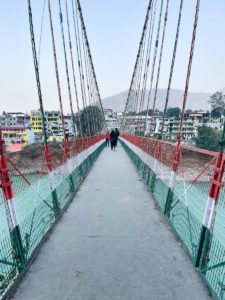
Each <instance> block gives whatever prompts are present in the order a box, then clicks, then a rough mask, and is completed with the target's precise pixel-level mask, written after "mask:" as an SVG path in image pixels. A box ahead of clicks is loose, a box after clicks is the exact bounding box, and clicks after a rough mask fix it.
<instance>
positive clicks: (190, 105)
mask: <svg viewBox="0 0 225 300" xmlns="http://www.w3.org/2000/svg"><path fill="white" fill-rule="evenodd" d="M148 92H149V91H148V90H146V96H145V101H144V106H143V107H144V109H146V107H147V95H148ZM166 92H167V90H166V89H159V90H158V95H157V102H156V108H157V109H159V110H163V108H164V103H165V99H166ZM183 94H184V91H182V90H179V89H171V91H170V99H169V104H168V107H177V106H178V107H181V106H182V102H183ZM127 96H128V90H127V91H124V92H121V93H118V94H115V95H113V96H110V97H106V98H103V99H102V105H103V107H104V108H112V109H113V110H114V111H117V112H122V111H124V108H125V104H126V101H127ZM153 96H154V90H153V91H152V93H151V98H150V105H149V108H152V103H153ZM210 96H211V94H210V93H201V92H189V93H188V98H187V105H186V109H191V110H200V109H202V110H209V103H208V100H209V98H210Z"/></svg>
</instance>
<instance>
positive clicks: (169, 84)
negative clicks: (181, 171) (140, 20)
mask: <svg viewBox="0 0 225 300" xmlns="http://www.w3.org/2000/svg"><path fill="white" fill-rule="evenodd" d="M182 9H183V0H181V1H180V8H179V15H178V22H177V31H176V37H175V43H174V48H173V56H172V62H171V67H170V75H169V83H168V87H167V91H166V101H165V106H164V111H163V119H162V127H161V133H160V136H159V138H160V139H162V138H163V130H164V125H165V118H166V112H167V108H168V103H169V97H170V89H171V83H172V79H173V71H174V66H175V61H176V54H177V45H178V40H179V33H180V24H181V17H182Z"/></svg>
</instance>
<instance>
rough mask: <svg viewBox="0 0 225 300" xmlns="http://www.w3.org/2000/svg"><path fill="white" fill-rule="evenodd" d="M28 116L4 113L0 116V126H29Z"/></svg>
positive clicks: (20, 113)
mask: <svg viewBox="0 0 225 300" xmlns="http://www.w3.org/2000/svg"><path fill="white" fill-rule="evenodd" d="M29 125H30V116H29V115H28V114H25V113H22V112H5V111H3V113H2V115H0V126H29Z"/></svg>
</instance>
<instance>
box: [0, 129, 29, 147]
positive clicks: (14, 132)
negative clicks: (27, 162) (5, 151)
mask: <svg viewBox="0 0 225 300" xmlns="http://www.w3.org/2000/svg"><path fill="white" fill-rule="evenodd" d="M1 130H2V137H3V139H4V141H5V144H6V145H10V144H20V145H22V146H25V145H29V144H33V143H34V142H35V137H34V130H33V129H32V128H31V127H28V126H1Z"/></svg>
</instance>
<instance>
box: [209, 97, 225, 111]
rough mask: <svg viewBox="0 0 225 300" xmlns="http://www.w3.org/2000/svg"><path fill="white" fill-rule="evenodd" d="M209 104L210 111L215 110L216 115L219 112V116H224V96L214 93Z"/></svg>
mask: <svg viewBox="0 0 225 300" xmlns="http://www.w3.org/2000/svg"><path fill="white" fill-rule="evenodd" d="M209 103H210V105H211V108H212V111H214V110H215V109H216V110H217V113H218V112H220V116H224V115H225V95H223V93H221V92H216V93H214V94H213V95H212V96H211V97H210V99H209Z"/></svg>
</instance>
